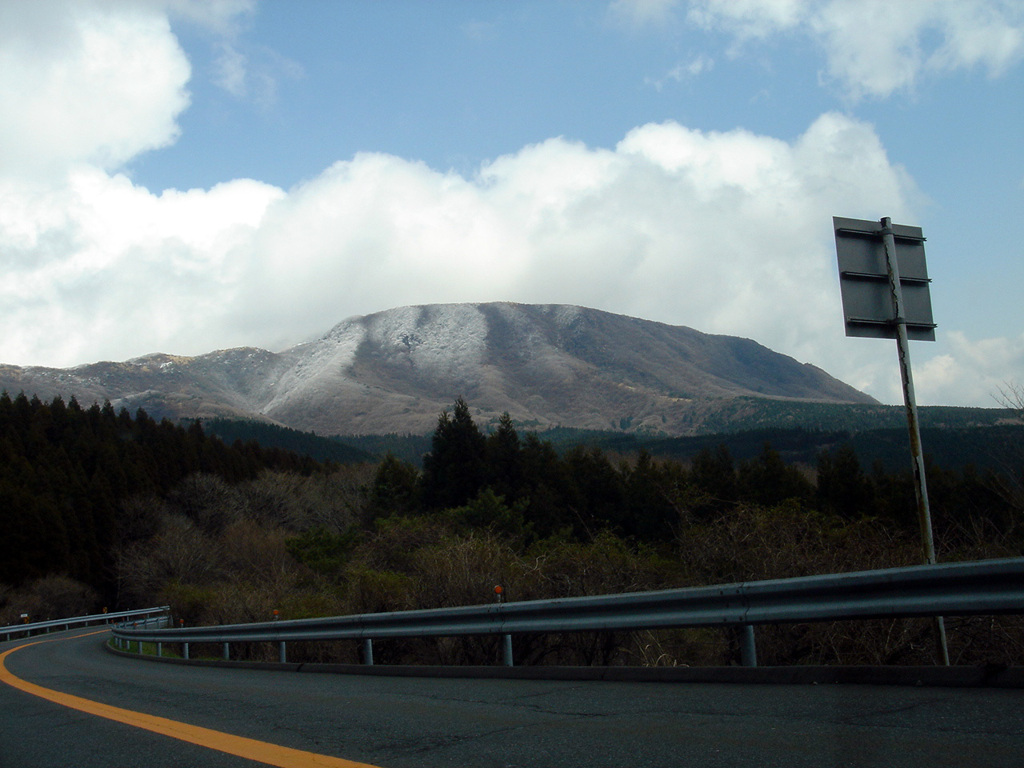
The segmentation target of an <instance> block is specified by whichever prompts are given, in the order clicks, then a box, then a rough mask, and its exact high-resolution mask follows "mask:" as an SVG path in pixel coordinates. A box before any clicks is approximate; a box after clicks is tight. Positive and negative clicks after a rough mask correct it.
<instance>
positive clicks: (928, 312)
mask: <svg viewBox="0 0 1024 768" xmlns="http://www.w3.org/2000/svg"><path fill="white" fill-rule="evenodd" d="M832 228H833V229H834V230H835V235H836V255H837V256H838V257H839V285H840V289H841V291H842V295H843V314H844V315H845V316H846V335H847V336H868V337H871V338H877V339H896V350H897V352H898V354H899V361H900V377H901V378H902V379H903V402H904V404H905V405H906V411H907V431H908V432H909V434H910V457H911V466H912V468H913V472H914V495H915V497H916V500H917V516H918V521H919V522H920V525H921V541H922V544H923V545H924V560H925V562H926V563H934V562H935V543H934V541H933V539H932V513H931V508H930V506H929V504H928V483H927V481H926V479H925V468H924V452H923V451H922V450H921V428H920V425H919V423H918V419H917V402H916V399H915V397H914V377H913V375H912V373H911V371H910V343H909V340H910V339H918V340H921V341H935V323H934V322H932V300H931V294H930V292H929V290H928V283H930V282H931V281H930V280H929V279H928V268H927V267H926V266H925V263H924V234H923V233H922V232H921V230H920V228H918V227H907V226H902V225H899V224H896V225H893V223H892V221H891V220H890V219H889V217H888V216H886V217H885V218H884V219H882V220H880V221H862V220H860V219H843V218H840V217H838V216H833V217H832ZM935 623H936V635H937V640H938V654H939V658H940V660H941V661H942V663H944V664H946V665H947V666H948V665H949V649H948V647H947V644H946V627H945V624H944V623H943V619H942V617H941V616H937V617H935Z"/></svg>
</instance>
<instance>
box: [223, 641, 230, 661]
mask: <svg viewBox="0 0 1024 768" xmlns="http://www.w3.org/2000/svg"><path fill="white" fill-rule="evenodd" d="M230 658H231V643H224V661H227V660H228V659H230Z"/></svg>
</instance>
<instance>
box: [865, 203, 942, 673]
mask: <svg viewBox="0 0 1024 768" xmlns="http://www.w3.org/2000/svg"><path fill="white" fill-rule="evenodd" d="M880 223H881V225H882V243H883V244H884V246H885V264H886V269H887V271H888V274H889V290H890V292H891V294H892V307H893V317H894V318H895V320H894V323H895V326H896V348H897V351H898V353H899V359H900V378H901V380H902V383H903V402H904V406H905V408H906V412H907V430H908V432H909V433H910V454H911V461H912V466H913V472H914V496H915V498H916V500H917V518H918V522H919V523H920V526H921V539H922V544H923V546H924V558H925V562H926V563H928V564H929V565H934V564H935V543H934V540H933V538H932V514H931V508H930V506H929V504H928V481H927V478H926V475H925V468H924V453H923V451H922V450H921V428H920V425H919V422H918V418H917V400H916V398H915V396H914V376H913V374H912V373H911V370H910V342H909V340H908V339H907V320H906V317H905V316H904V311H903V289H902V287H901V285H900V270H899V262H898V261H897V259H896V240H895V238H894V237H893V230H892V220H891V219H890V218H889V217H888V216H886V217H885V218H883V219H882V220H881V222H880ZM935 624H936V631H937V636H938V653H939V657H940V659H941V662H942V664H944V665H946V666H949V648H948V646H947V643H946V625H945V621H944V620H943V617H942V616H936V617H935Z"/></svg>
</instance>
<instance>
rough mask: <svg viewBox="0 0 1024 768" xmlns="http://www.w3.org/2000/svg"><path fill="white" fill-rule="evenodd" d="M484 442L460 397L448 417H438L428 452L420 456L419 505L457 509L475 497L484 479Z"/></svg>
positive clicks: (446, 413) (445, 414) (446, 414)
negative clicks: (421, 490) (421, 498)
mask: <svg viewBox="0 0 1024 768" xmlns="http://www.w3.org/2000/svg"><path fill="white" fill-rule="evenodd" d="M485 447H486V440H485V438H484V436H483V434H481V432H480V430H479V429H478V428H477V426H476V424H475V423H473V417H472V416H471V415H470V413H469V406H468V405H467V404H466V401H465V400H463V399H462V398H461V397H460V398H459V399H458V400H456V401H455V405H454V407H453V409H452V414H451V416H449V415H448V411H444V412H442V413H441V415H440V416H439V417H438V420H437V429H435V430H434V436H433V439H432V440H431V444H430V453H428V454H427V455H426V456H424V457H423V477H422V484H423V502H424V504H425V505H426V506H427V507H428V508H429V509H448V508H452V507H461V506H463V505H465V504H466V503H467V502H468V501H469V500H470V499H472V498H473V497H475V496H476V495H477V494H478V493H479V492H480V491H481V490H482V488H483V486H484V483H485V481H486V478H487V473H486V464H485V461H484V449H485Z"/></svg>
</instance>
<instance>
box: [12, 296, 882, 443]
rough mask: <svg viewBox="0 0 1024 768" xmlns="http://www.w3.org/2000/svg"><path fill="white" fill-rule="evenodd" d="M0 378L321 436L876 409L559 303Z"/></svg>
mask: <svg viewBox="0 0 1024 768" xmlns="http://www.w3.org/2000/svg"><path fill="white" fill-rule="evenodd" d="M0 387H2V388H4V389H6V390H7V391H9V392H11V393H15V392H18V391H22V390H24V391H25V392H26V393H36V394H38V395H39V396H40V397H41V398H46V397H52V396H53V395H55V394H58V393H59V394H62V395H63V396H64V397H70V396H71V395H75V396H77V397H78V399H79V400H80V401H81V402H84V403H91V402H92V401H94V400H103V399H109V400H110V401H111V402H112V403H113V404H114V405H115V407H118V408H119V407H121V406H122V405H123V406H126V407H128V408H129V410H134V409H135V408H138V407H144V408H146V410H147V411H149V412H150V413H151V414H154V415H168V416H171V417H181V416H183V417H209V416H226V417H234V418H238V417H246V416H252V417H257V418H263V419H268V420H272V421H275V422H278V423H281V424H284V425H287V426H289V427H292V428H295V429H302V430H311V431H316V432H318V433H321V434H370V433H387V432H411V433H423V432H426V431H429V430H430V429H432V428H433V426H434V425H435V423H436V419H437V415H438V413H439V412H440V411H441V410H443V409H444V408H446V407H449V406H450V405H451V403H452V401H453V400H454V399H455V398H456V397H459V396H462V397H464V398H465V399H466V400H467V402H469V404H470V405H471V407H472V409H473V412H474V416H475V418H477V419H478V421H480V422H481V423H487V422H488V421H490V420H492V419H496V418H497V417H498V415H500V414H501V413H502V412H504V411H506V410H507V411H509V412H510V413H511V414H512V416H513V418H514V419H515V420H516V421H517V423H520V424H522V425H524V426H526V427H529V428H539V429H543V428H544V427H548V426H554V425H562V426H572V427H580V428H586V429H629V430H636V429H648V430H654V431H659V432H665V433H668V434H691V433H694V432H697V431H699V430H700V425H701V422H702V421H703V420H704V419H705V418H706V417H707V415H708V414H710V413H713V412H716V411H718V410H720V409H721V408H722V406H723V405H724V404H725V403H728V402H729V401H730V400H732V399H733V398H736V397H758V398H771V399H792V400H810V401H820V402H843V403H873V402H875V401H874V400H873V399H872V398H870V397H869V396H867V395H865V394H863V393H861V392H858V391H857V390H855V389H853V388H852V387H850V386H848V385H846V384H844V383H842V382H841V381H838V380H837V379H835V378H833V377H831V376H829V375H828V374H827V373H825V372H824V371H822V370H820V369H818V368H815V367H814V366H812V365H806V364H800V363H798V362H797V361H796V360H793V359H792V358H790V357H787V356H785V355H781V354H778V353H776V352H773V351H771V350H770V349H767V348H766V347H763V346H761V345H760V344H757V343H756V342H754V341H751V340H749V339H741V338H736V337H732V336H715V335H709V334H705V333H701V332H699V331H695V330H692V329H690V328H685V327H680V326H670V325H665V324H662V323H655V322H651V321H647V320H640V319H636V318H631V317H625V316H622V315H614V314H610V313H607V312H601V311H598V310H593V309H585V308H582V307H575V306H564V305H543V306H541V305H521V304H509V303H493V304H442V305H426V306H418V307H401V308H398V309H392V310H388V311H386V312H379V313H376V314H372V315H367V316H365V317H353V318H350V319H348V320H345V321H343V322H342V323H339V324H338V325H337V326H335V327H334V328H333V329H332V330H331V331H330V332H329V333H327V334H326V335H325V336H324V337H322V338H321V339H318V340H317V341H314V342H310V343H306V344H301V345H299V346H296V347H293V348H291V349H288V350H285V351H284V352H280V353H272V352H267V351H265V350H260V349H251V348H242V349H233V350H223V351H218V352H211V353H209V354H206V355H200V356H197V357H175V356H171V355H163V354H154V355H147V356H145V357H142V358H138V359H135V360H130V361H128V362H125V363H95V364H90V365H85V366H79V367H77V368H73V369H63V370H58V369H45V368H16V367H13V366H0Z"/></svg>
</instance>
